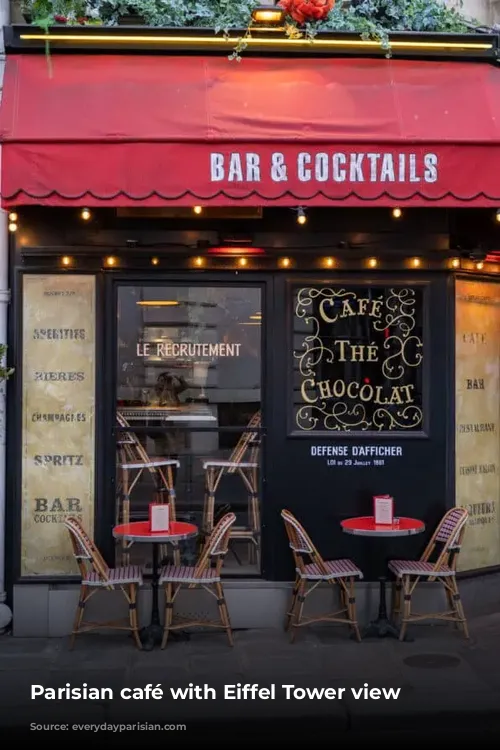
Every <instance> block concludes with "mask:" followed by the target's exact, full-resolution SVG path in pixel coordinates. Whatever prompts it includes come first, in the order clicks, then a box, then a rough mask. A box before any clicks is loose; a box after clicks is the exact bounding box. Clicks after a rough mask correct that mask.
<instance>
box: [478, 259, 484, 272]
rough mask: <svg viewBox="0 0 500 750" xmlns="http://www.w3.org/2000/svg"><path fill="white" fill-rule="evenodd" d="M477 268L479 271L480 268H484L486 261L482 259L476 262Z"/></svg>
mask: <svg viewBox="0 0 500 750" xmlns="http://www.w3.org/2000/svg"><path fill="white" fill-rule="evenodd" d="M476 268H477V270H478V271H480V270H481V269H482V268H484V263H483V261H482V260H479V261H478V262H477V263H476Z"/></svg>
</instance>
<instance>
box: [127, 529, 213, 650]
mask: <svg viewBox="0 0 500 750" xmlns="http://www.w3.org/2000/svg"><path fill="white" fill-rule="evenodd" d="M197 534H198V527H197V526H195V525H194V524H192V523H185V522H184V521H171V522H170V524H169V529H168V531H160V532H154V533H152V532H151V531H150V530H149V521H134V522H132V523H124V524H121V525H120V526H115V527H114V529H113V536H114V537H115V539H124V540H125V541H128V542H134V543H135V544H137V543H143V544H144V543H147V544H151V546H152V550H153V558H152V573H151V596H152V604H151V622H150V623H149V625H147V626H146V627H145V628H143V629H142V630H141V641H142V644H143V648H144V650H145V651H151V650H152V649H153V648H154V647H155V645H156V644H158V643H161V639H162V638H163V628H162V626H161V623H160V609H159V606H158V581H159V578H160V570H159V560H158V545H159V544H168V543H172V542H181V541H184V540H185V539H191V538H192V537H194V536H197Z"/></svg>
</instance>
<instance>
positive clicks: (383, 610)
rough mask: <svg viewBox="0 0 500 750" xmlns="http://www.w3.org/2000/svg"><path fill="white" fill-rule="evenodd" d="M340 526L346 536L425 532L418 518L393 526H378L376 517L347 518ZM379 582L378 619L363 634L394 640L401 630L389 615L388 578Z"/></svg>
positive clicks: (394, 535)
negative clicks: (387, 599) (389, 637)
mask: <svg viewBox="0 0 500 750" xmlns="http://www.w3.org/2000/svg"><path fill="white" fill-rule="evenodd" d="M340 525H341V527H342V531H344V532H345V533H346V534H353V535H355V536H367V537H374V538H384V537H385V538H390V537H402V536H413V535H415V534H421V533H422V532H423V531H425V524H424V522H423V521H420V520H419V519H418V518H406V517H400V518H394V520H393V522H392V524H385V523H384V524H376V523H375V518H374V516H358V517H357V518H346V519H345V520H344V521H341V522H340ZM378 580H379V586H380V598H379V606H378V615H377V619H376V620H372V622H370V624H369V625H368V627H367V629H366V631H365V632H364V633H363V637H364V638H367V637H368V638H369V637H371V636H376V637H378V638H385V637H386V636H392V637H394V638H399V628H398V627H397V626H396V625H395V624H394V623H393V622H391V621H390V619H389V617H388V615H387V603H386V593H385V588H386V583H387V578H386V577H385V576H381V577H379V579H378Z"/></svg>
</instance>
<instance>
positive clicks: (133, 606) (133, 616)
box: [128, 583, 142, 650]
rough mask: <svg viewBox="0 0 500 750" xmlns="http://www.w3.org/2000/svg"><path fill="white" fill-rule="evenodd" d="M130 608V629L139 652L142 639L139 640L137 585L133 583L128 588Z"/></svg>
mask: <svg viewBox="0 0 500 750" xmlns="http://www.w3.org/2000/svg"><path fill="white" fill-rule="evenodd" d="M128 596H129V600H128V608H129V616H130V629H131V630H132V634H133V636H134V641H135V645H136V646H137V648H138V649H139V650H141V649H142V643H141V639H140V638H139V621H138V617H137V584H136V583H131V584H129V587H128Z"/></svg>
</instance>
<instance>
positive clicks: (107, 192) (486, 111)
mask: <svg viewBox="0 0 500 750" xmlns="http://www.w3.org/2000/svg"><path fill="white" fill-rule="evenodd" d="M52 67H53V73H52V76H50V74H49V68H48V65H47V61H46V59H45V58H44V56H43V55H33V54H31V55H16V56H11V57H9V59H8V60H7V69H6V77H5V82H4V93H3V102H2V112H1V118H0V133H1V137H2V140H3V143H4V148H3V188H2V196H3V205H4V207H9V206H15V205H20V204H27V203H37V204H44V205H52V206H71V205H87V206H164V205H166V204H167V203H168V204H178V205H192V204H193V203H201V204H205V205H206V204H214V205H222V204H226V205H228V204H234V203H240V204H243V203H244V204H248V205H262V204H264V205H266V204H276V205H297V204H303V205H307V204H315V205H333V204H337V205H347V206H355V205H367V203H375V204H378V205H394V204H403V203H411V204H413V205H430V204H433V205H434V204H439V205H444V206H459V205H470V206H488V205H500V69H498V68H495V67H494V66H492V65H490V64H486V63H472V62H421V61H406V60H394V59H392V60H386V59H380V60H379V59H373V60H367V59H263V58H258V59H257V58H250V57H249V58H244V59H243V61H242V62H241V63H240V64H238V63H236V62H230V61H229V60H228V59H227V58H226V57H224V58H213V57H209V58H207V57H164V56H161V57H160V56H125V55H116V56H107V55H53V57H52Z"/></svg>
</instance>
